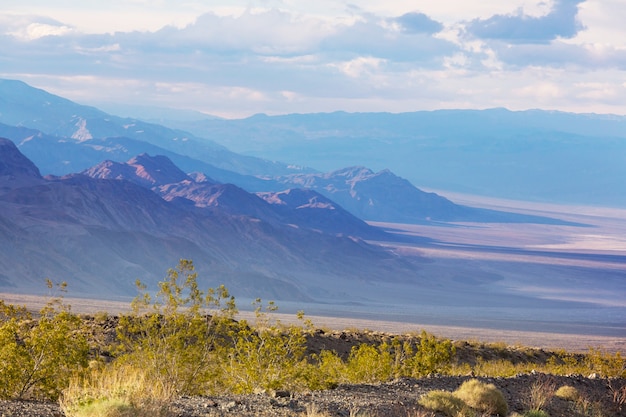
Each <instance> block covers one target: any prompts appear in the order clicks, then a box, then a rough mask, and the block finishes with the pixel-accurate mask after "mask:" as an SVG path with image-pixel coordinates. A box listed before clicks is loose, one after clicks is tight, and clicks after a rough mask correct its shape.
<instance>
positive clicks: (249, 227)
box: [0, 80, 624, 310]
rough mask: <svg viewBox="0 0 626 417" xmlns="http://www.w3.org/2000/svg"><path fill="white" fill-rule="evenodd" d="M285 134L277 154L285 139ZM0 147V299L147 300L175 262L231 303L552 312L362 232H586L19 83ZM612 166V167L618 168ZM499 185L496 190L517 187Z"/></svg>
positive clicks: (380, 235) (475, 274)
mask: <svg viewBox="0 0 626 417" xmlns="http://www.w3.org/2000/svg"><path fill="white" fill-rule="evenodd" d="M344 116H346V115H345V114H340V115H335V116H333V117H331V118H330V119H329V120H327V121H326V122H324V121H323V119H324V116H323V115H318V116H315V117H317V118H319V120H320V121H321V123H322V124H324V123H326V125H325V126H326V128H325V129H327V131H328V132H331V131H335V130H336V128H337V124H336V122H337V121H336V120H335V121H333V120H332V119H333V118H334V117H337V118H339V119H342V118H343V117H344ZM294 117H295V118H296V119H297V118H298V117H296V116H294ZM346 117H348V118H350V117H352V116H346ZM372 117H374V119H376V117H377V116H372ZM255 119H256V120H258V121H260V122H262V123H261V124H260V125H259V129H261V130H260V131H259V132H258V137H259V138H262V137H265V136H264V135H269V133H267V131H265V130H263V129H265V127H264V126H265V125H264V124H263V123H266V122H267V121H268V120H272V119H271V118H267V117H264V116H258V117H256V118H252V119H249V120H247V121H245V122H243V121H241V122H234V121H224V120H214V122H216V123H222V122H224V123H226V124H224V125H223V126H225V127H224V129H226V127H227V124H228V123H231V122H233V123H235V124H237V123H244V124H245V123H248V122H250V121H253V120H255ZM288 119H289V118H288ZM366 120H367V118H363V121H364V124H363V125H362V126H357V127H358V129H360V130H359V131H360V132H361V133H362V134H365V133H363V132H365V131H369V132H370V133H371V134H372V135H379V136H380V137H381V138H387V139H384V140H388V139H389V137H386V136H385V133H384V129H383V128H382V127H381V128H380V129H377V128H375V127H374V126H373V125H372V124H371V123H374V121H375V120H374V121H371V122H368V123H370V124H368V123H366V122H365V121H366ZM231 126H232V125H231ZM281 126H282V125H281ZM281 126H278V127H277V128H276V133H277V136H276V140H278V142H280V141H282V140H283V139H285V138H284V137H282V136H281V135H282V133H280V132H281V131H282V129H283V128H284V126H282V127H281ZM247 128H248V127H247ZM390 129H391V128H390ZM391 130H393V129H391ZM346 132H348V130H347V127H346ZM318 133H319V132H318ZM345 134H346V135H348V134H349V133H345ZM0 137H6V138H7V139H0V246H1V247H2V248H3V250H2V251H0V292H2V291H8V292H22V293H37V292H45V290H46V289H45V286H44V285H43V279H44V278H46V277H49V278H51V279H53V280H55V281H61V280H66V281H67V282H68V284H69V286H70V288H71V291H72V294H73V295H83V296H90V297H97V298H112V297H114V296H129V295H130V296H132V295H134V294H135V289H134V282H135V279H137V278H139V279H141V280H142V281H144V282H145V283H147V284H148V285H149V286H150V288H155V284H156V282H157V281H159V280H161V279H162V278H163V277H164V274H165V271H166V270H167V269H168V268H170V267H172V266H175V265H176V264H177V262H178V259H179V258H189V259H193V260H194V263H195V264H196V266H197V269H198V273H199V276H200V279H201V282H200V284H201V285H202V286H203V287H207V286H216V285H219V284H222V283H225V284H226V285H227V287H228V288H229V289H230V290H231V291H232V292H233V293H234V294H236V295H237V297H249V298H256V297H263V298H265V299H268V298H269V299H276V300H288V301H291V302H294V303H296V304H297V303H306V302H314V303H317V304H318V305H326V303H327V304H328V305H331V306H349V305H361V306H366V307H365V308H368V307H367V306H370V305H374V304H376V305H378V307H379V308H380V306H382V308H383V309H384V310H386V309H387V308H388V307H389V306H395V305H398V306H410V307H411V308H414V307H413V306H414V305H415V304H416V302H419V303H423V304H425V305H435V306H441V305H445V306H455V307H456V306H461V307H462V306H477V305H478V306H482V305H483V304H486V303H488V304H489V305H490V306H507V307H508V306H510V305H511V304H512V303H513V304H515V305H518V306H524V308H532V307H533V306H542V305H547V304H550V303H555V302H554V301H553V300H551V301H549V302H548V301H544V300H541V299H540V298H537V297H530V296H524V295H520V294H517V293H514V291H513V290H511V289H510V288H509V287H507V286H506V285H502V286H497V285H494V283H497V282H498V281H500V280H502V274H501V273H500V272H498V271H499V270H498V269H497V268H498V267H497V266H496V265H495V263H492V264H490V265H488V266H486V265H485V264H483V263H482V261H479V262H478V263H468V262H466V261H465V260H463V259H448V258H445V257H444V258H441V259H434V258H428V257H426V256H424V255H423V254H422V253H421V252H420V250H421V249H420V248H427V249H430V248H431V247H435V249H436V250H439V249H440V248H441V247H445V245H446V242H443V243H442V242H437V241H433V240H430V239H428V238H426V237H419V236H418V237H413V236H400V235H397V234H395V235H394V234H388V233H386V232H385V231H383V230H381V229H379V228H376V227H373V226H371V225H370V224H368V223H366V222H365V221H364V220H367V221H380V222H405V223H414V224H418V225H419V224H428V225H443V223H446V222H532V223H542V224H543V223H547V224H558V225H572V226H580V225H575V224H572V223H567V222H564V221H561V220H559V219H550V218H545V217H538V216H527V215H521V214H516V213H505V212H497V211H491V210H483V209H478V208H472V207H466V206H461V205H458V204H455V203H453V202H452V201H450V200H448V199H446V198H445V197H443V196H441V195H438V194H435V193H428V192H424V191H422V190H420V189H418V188H416V187H415V186H414V185H413V184H412V183H411V182H409V181H408V180H407V179H404V178H402V177H400V176H398V175H396V174H394V173H393V172H392V171H391V170H388V169H382V168H381V169H379V168H378V166H377V165H378V164H375V165H374V166H375V167H376V169H379V170H378V171H374V170H372V169H370V168H367V167H366V166H364V165H363V164H362V163H354V164H346V165H343V167H342V168H340V169H334V170H329V172H325V173H322V172H318V171H316V170H314V169H311V168H304V167H303V166H304V164H303V165H291V164H289V163H286V162H273V161H271V160H268V159H262V158H258V157H256V156H249V155H240V154H237V153H235V152H232V151H230V150H229V149H227V148H225V147H224V146H223V145H219V144H217V143H215V142H212V141H211V140H207V139H204V138H203V137H202V136H200V135H194V134H191V133H187V132H185V131H184V130H181V129H178V128H169V127H164V126H160V125H157V124H152V123H146V122H142V121H139V120H135V119H126V118H121V117H116V116H111V115H108V114H106V113H103V112H101V111H99V110H97V109H95V108H92V107H85V106H81V105H78V104H76V103H73V102H71V101H68V100H65V99H63V98H60V97H57V96H54V95H51V94H48V93H46V92H44V91H42V90H38V89H34V88H32V87H29V86H28V85H26V84H24V83H21V82H17V81H6V80H3V81H0ZM281 138H282V139H281ZM298 138H299V136H297V135H296V136H294V140H296V139H298ZM324 140H325V139H324ZM324 140H322V142H324ZM381 140H383V139H381ZM384 140H383V141H384ZM389 140H390V139H389ZM314 142H316V139H314V138H313V139H311V143H314ZM322 142H320V143H322ZM337 142H338V143H337V144H333V146H330V147H329V148H328V149H329V151H330V152H331V153H330V154H329V160H332V158H333V155H340V154H341V152H339V153H335V154H333V153H332V152H335V151H336V150H337V147H339V148H341V146H344V145H349V146H346V147H345V149H344V151H345V152H346V153H347V152H348V151H350V150H352V151H353V152H354V153H355V155H359V154H360V153H359V152H362V151H364V150H365V149H367V148H368V146H369V145H367V141H365V142H360V141H359V140H357V142H359V143H358V146H356V145H355V144H354V143H351V141H347V142H346V141H344V140H343V139H341V140H338V141H337ZM539 142H541V141H539ZM493 143H495V142H492V144H493ZM520 143H521V142H520ZM616 143H617V142H616ZM457 145H458V143H457V142H454V141H452V142H451V145H450V147H449V150H450V151H451V152H452V154H454V155H456V154H455V152H457V151H458V152H461V151H462V152H470V153H471V152H474V150H473V149H474V148H473V146H474V145H472V144H471V143H468V144H467V146H468V147H469V148H468V149H469V150H468V149H465V148H463V147H461V148H458V147H457ZM617 145H619V144H616V146H617ZM269 146H273V145H269ZM529 146H532V144H531V145H529ZM585 146H586V145H585ZM620 146H621V145H620ZM279 148H280V147H279ZM305 148H306V147H305ZM374 148H375V147H374ZM374 148H372V149H374ZM496 148H497V147H496ZM539 148H540V149H542V148H541V146H539ZM616 149H618V148H616ZM357 151H359V152H357ZM342 152H343V151H342ZM442 152H443V150H442ZM476 152H478V153H480V152H481V151H476ZM506 152H511V155H513V154H514V152H512V151H511V150H510V149H509V148H507V151H506ZM506 152H504V153H506ZM602 152H604V151H602ZM313 155H314V154H312V156H313ZM623 155H624V154H619V155H614V157H615V158H619V157H623ZM379 156H380V157H381V158H382V157H384V156H385V155H384V153H381V155H379ZM457 156H458V155H457ZM408 157H409V156H407V158H408ZM490 158H492V156H487V157H486V160H485V161H484V163H485V165H489V164H490V163H491V162H493V161H492V159H490ZM354 159H355V160H356V159H357V157H356V156H355V158H354ZM284 161H289V162H291V160H289V159H284ZM468 161H471V158H469V159H468ZM503 161H504V160H503ZM506 161H508V162H506V163H505V165H506V164H508V163H509V162H510V160H506ZM411 163H412V164H413V165H422V164H423V162H417V161H413V162H411ZM451 163H452V162H451ZM456 163H458V161H456ZM468 163H469V162H468ZM503 163H504V162H503ZM520 163H521V164H522V165H523V164H524V163H525V162H523V159H520ZM562 163H563V161H560V160H558V161H554V162H553V165H559V164H562ZM432 164H434V162H432ZM432 164H431V165H432ZM345 166H349V167H348V168H345ZM590 166H591V165H590ZM606 166H607V167H608V168H610V169H613V168H611V167H613V165H612V160H609V161H608V162H607V164H606ZM383 168H384V167H383ZM391 168H392V169H393V170H394V171H395V169H396V168H395V167H391ZM400 168H401V166H400ZM550 169H552V167H551V166H550ZM590 169H596V168H595V167H594V168H590ZM615 169H617V168H615ZM620 169H621V168H620ZM437 172H438V171H436V170H434V171H433V175H432V178H431V179H432V181H433V182H436V181H437ZM506 172H507V171H506V170H504V171H503V175H502V176H501V177H502V178H500V180H502V181H510V183H511V184H512V187H515V186H517V185H516V184H517V183H516V181H517V180H516V179H514V178H508V179H507V178H505V176H506ZM42 174H43V175H42ZM603 175H604V173H602V175H601V176H603ZM573 178H574V177H573ZM620 178H621V177H620ZM546 182H547V183H549V181H548V180H546ZM579 186H580V187H581V189H584V187H585V186H586V184H585V183H580V184H579ZM620 186H622V185H621V184H620V185H616V189H620V188H619V187H620ZM445 226H449V227H450V230H453V229H454V227H457V225H454V224H451V225H448V224H445ZM459 227H467V226H466V225H462V226H459ZM470 227H471V226H470ZM413 230H419V227H416V228H415V229H413ZM412 239H413V240H412ZM400 240H401V242H399V241H400ZM381 242H382V243H381ZM416 242H419V244H418V245H417V246H411V245H413V244H414V243H416ZM396 244H397V245H396ZM405 244H406V246H403V245H405ZM420 245H421V246H420ZM469 246H471V245H469ZM393 248H395V249H393ZM409 248H410V249H409ZM474 249H476V250H478V249H477V248H472V250H474ZM491 249H493V248H491ZM491 249H490V250H491ZM496 249H497V250H500V251H506V248H496ZM494 250H495V249H494ZM504 267H507V268H508V266H506V265H505V266H504ZM531 269H532V268H531ZM533 271H534V269H533ZM570 272H571V270H570V269H567V268H565V270H564V272H563V271H562V272H561V273H563V274H566V275H569V274H570ZM601 272H602V273H604V272H603V271H601ZM594 277H595V275H594ZM504 295H506V296H504ZM550 305H552V304H550ZM398 308H399V309H400V307H398ZM402 308H404V307H402Z"/></svg>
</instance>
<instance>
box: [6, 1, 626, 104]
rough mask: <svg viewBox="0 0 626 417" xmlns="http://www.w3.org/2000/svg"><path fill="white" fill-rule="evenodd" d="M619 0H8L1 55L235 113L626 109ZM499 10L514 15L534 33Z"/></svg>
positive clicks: (112, 95) (133, 94)
mask: <svg viewBox="0 0 626 417" xmlns="http://www.w3.org/2000/svg"><path fill="white" fill-rule="evenodd" d="M209 3H210V4H209ZM355 4H357V5H358V6H355ZM620 4H621V0H587V1H582V0H571V1H568V0H548V1H544V0H510V1H509V0H507V1H505V2H503V1H501V0H485V1H482V2H467V1H460V0H439V1H437V2H432V1H428V0H416V1H412V2H406V1H401V0H388V1H386V2H383V1H380V0H363V1H360V2H358V3H354V4H349V3H348V2H346V1H345V0H319V1H316V2H310V1H305V0H232V1H226V0H215V1H211V2H206V1H201V0H186V1H184V2H182V3H181V2H178V1H174V0H159V1H147V0H128V1H122V0H110V1H109V2H106V3H99V4H96V3H95V2H78V1H77V0H59V1H55V2H49V1H44V0H22V1H20V2H18V1H16V0H6V4H5V2H4V1H3V8H4V11H3V12H0V38H1V39H0V71H2V72H3V73H4V76H5V77H7V78H22V79H24V80H25V81H27V82H29V81H30V82H33V83H34V84H35V85H36V86H38V87H42V88H49V89H51V90H52V91H53V92H55V93H58V94H61V95H64V96H68V97H70V98H72V99H76V100H79V101H82V102H87V103H89V102H96V101H109V102H111V101H116V100H118V101H124V102H131V103H137V104H142V103H143V104H145V103H151V104H158V105H163V106H167V107H171V106H178V107H183V108H192V109H197V110H201V111H205V112H209V113H214V114H218V115H231V116H232V115H237V116H242V115H247V114H251V113H258V112H265V113H287V112H292V111H298V112H307V111H333V110H349V111H409V110H418V109H432V108H453V107H462V108H468V107H469V108H471V107H476V108H484V107H508V108H511V109H524V108H535V107H542V106H543V107H546V108H555V109H562V110H573V109H578V110H582V111H600V109H602V110H603V111H607V110H608V111H612V112H616V113H622V114H626V103H621V102H620V100H619V97H624V96H625V95H624V85H623V84H624V79H626V36H625V35H626V34H625V33H624V32H626V29H624V28H623V23H622V22H623V21H624V20H625V19H626V15H625V13H626V9H625V8H623V7H619V6H620ZM148 5H149V6H150V7H148ZM575 5H578V9H575V8H573V6H575ZM96 8H97V9H96ZM122 9H123V11H124V12H123V13H121V12H120V11H121V10H122ZM34 10H37V13H33V11H34ZM576 10H577V12H576ZM96 12H97V13H96ZM9 13H10V14H9ZM489 22H491V23H497V24H502V23H503V22H504V23H506V22H514V23H515V24H516V25H517V26H516V27H518V28H520V30H522V32H523V33H524V34H525V35H524V36H523V37H521V38H520V37H519V36H517V35H516V34H515V33H513V34H511V33H505V32H502V30H500V31H498V30H494V28H493V27H489V25H488V24H487V23H489ZM472 24H474V25H475V26H474V27H473V28H472ZM544 26H545V27H544ZM603 26H606V28H607V29H604V28H603ZM502 27H504V26H501V27H500V29H502ZM536 27H540V29H541V33H539V32H537V33H534V32H533V31H532V30H531V29H532V28H536ZM476 28H480V29H481V30H483V32H480V31H478V30H475V29H476ZM485 28H486V29H485ZM468 29H469V30H470V32H468ZM472 29H474V32H471V30H472ZM469 33H474V34H477V35H480V34H481V33H482V37H481V38H479V37H476V36H474V37H470V36H468V34H469ZM529 34H532V36H530V38H529ZM503 35H506V36H503ZM622 101H623V100H622Z"/></svg>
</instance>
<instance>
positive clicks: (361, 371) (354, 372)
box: [345, 343, 393, 383]
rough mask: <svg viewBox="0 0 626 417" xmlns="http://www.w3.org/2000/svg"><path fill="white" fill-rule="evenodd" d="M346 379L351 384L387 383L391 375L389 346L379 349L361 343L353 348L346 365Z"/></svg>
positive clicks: (391, 363)
mask: <svg viewBox="0 0 626 417" xmlns="http://www.w3.org/2000/svg"><path fill="white" fill-rule="evenodd" d="M345 371H346V378H347V380H348V381H349V382H352V383H372V382H381V381H387V380H389V379H390V378H391V376H392V374H393V361H392V357H391V353H390V351H389V346H388V345H386V344H382V345H381V346H379V347H376V346H372V345H370V344H366V343H363V344H361V345H359V346H354V347H353V348H352V351H351V352H350V356H349V357H348V361H347V364H346V370H345Z"/></svg>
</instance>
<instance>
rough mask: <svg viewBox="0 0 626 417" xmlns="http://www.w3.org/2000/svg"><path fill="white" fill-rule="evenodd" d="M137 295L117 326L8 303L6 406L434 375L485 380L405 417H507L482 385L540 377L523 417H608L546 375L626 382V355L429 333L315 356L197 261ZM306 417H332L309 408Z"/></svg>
mask: <svg viewBox="0 0 626 417" xmlns="http://www.w3.org/2000/svg"><path fill="white" fill-rule="evenodd" d="M48 286H49V288H50V289H51V291H52V290H55V291H59V292H61V293H62V292H63V291H64V290H65V285H64V284H60V285H57V286H54V285H52V283H51V282H48ZM138 288H139V296H138V297H137V298H136V300H135V301H134V302H133V304H132V312H131V313H130V314H125V315H120V316H115V317H110V316H108V315H107V314H104V313H100V314H98V315H97V316H95V317H90V318H85V317H81V316H78V315H76V314H74V313H72V312H71V308H70V306H69V305H66V304H64V302H63V299H62V297H59V296H55V297H52V296H51V298H50V302H49V303H48V305H47V306H46V307H45V308H44V309H42V310H41V311H40V312H38V313H37V314H35V315H31V313H30V312H29V311H28V310H27V309H26V308H24V307H19V306H13V305H9V304H6V303H4V302H2V301H0V397H1V398H3V399H47V400H56V399H59V403H60V404H61V406H62V409H63V411H64V413H65V414H66V415H67V416H68V417H83V416H88V415H89V416H96V417H124V416H131V415H132V416H144V415H145V416H148V415H150V416H155V417H159V416H167V415H169V412H170V411H169V409H168V405H169V404H170V403H171V401H172V400H173V399H174V398H178V397H179V396H181V395H186V396H194V395H207V394H225V393H228V394H236V393H252V392H256V393H259V392H266V393H276V392H279V391H281V390H282V391H283V392H287V393H289V392H291V393H293V392H302V391H309V390H322V389H329V388H330V389H332V388H335V387H338V386H339V385H341V384H377V383H381V382H387V381H392V380H396V379H398V378H400V379H401V378H407V377H408V378H416V377H423V376H426V375H433V374H440V375H463V376H466V375H472V376H474V377H477V378H472V379H469V380H467V381H466V382H464V383H463V384H462V385H461V386H460V387H459V388H458V389H457V390H456V391H441V390H432V391H430V392H429V393H427V394H426V395H424V396H422V397H421V398H420V400H419V404H420V405H421V408H419V409H417V410H415V409H406V408H404V409H402V410H401V411H399V413H400V414H398V415H403V416H404V415H406V416H409V415H411V416H431V415H434V413H435V412H438V413H443V414H445V415H448V416H454V417H458V416H461V417H463V416H483V415H492V416H493V415H499V416H505V415H507V412H508V405H507V402H506V401H505V397H504V396H503V394H502V392H501V391H499V390H498V389H497V388H496V386H494V385H493V384H489V383H486V382H483V381H481V380H480V379H478V377H511V376H515V375H520V374H525V375H528V374H530V373H531V371H532V373H533V374H539V376H538V377H537V378H535V379H534V382H533V383H532V384H529V385H528V391H527V392H526V393H520V394H521V395H523V397H522V398H520V400H521V401H522V403H523V404H524V407H525V408H526V410H528V411H526V413H525V414H524V416H547V415H548V414H547V411H546V410H548V409H550V408H549V407H547V406H548V405H549V404H550V403H551V400H550V399H551V398H552V397H553V396H556V397H558V398H559V399H563V400H566V401H568V402H569V403H570V405H569V407H570V408H571V410H572V412H573V413H577V414H580V415H582V416H593V417H599V416H600V415H602V414H601V412H602V408H601V406H600V405H599V400H598V398H597V397H588V396H585V395H584V393H582V392H580V391H578V390H577V389H576V388H574V387H572V386H567V385H563V386H561V387H560V388H559V389H558V390H556V386H557V385H556V383H555V381H554V380H553V378H551V377H550V376H549V375H548V374H553V375H563V374H569V373H576V374H581V375H589V374H590V373H595V374H597V375H598V377H599V378H608V377H612V378H620V377H622V378H623V377H624V369H625V363H624V359H623V358H622V357H621V355H620V354H619V353H615V354H612V353H607V352H604V351H601V350H599V349H591V350H590V351H589V353H587V354H571V353H568V352H564V351H559V352H545V351H539V350H533V349H529V348H523V347H519V346H517V347H507V346H506V345H503V344H488V345H484V344H478V343H474V342H472V343H468V342H455V343H452V342H451V341H449V340H446V339H440V338H437V337H435V336H434V335H431V334H428V333H426V332H421V333H415V334H406V335H395V336H392V335H383V334H380V333H376V332H371V331H370V332H366V331H362V332H358V331H352V332H350V331H345V332H344V333H342V337H343V336H344V335H346V337H348V338H349V337H350V336H349V335H350V334H354V335H357V334H359V335H360V336H359V338H355V339H354V340H353V341H352V342H351V343H352V344H351V350H349V351H348V350H345V351H343V353H339V352H337V351H335V350H332V349H326V348H323V349H321V350H320V351H318V352H317V353H315V354H313V353H311V352H309V351H307V348H308V346H307V340H309V339H311V338H313V337H314V335H317V334H324V331H322V330H318V331H315V330H314V327H313V325H312V323H310V321H308V320H305V319H304V317H303V315H302V314H299V318H300V319H301V323H302V324H301V325H289V326H287V325H283V324H282V323H280V322H278V321H274V320H272V313H273V312H274V311H275V310H276V306H275V305H274V303H272V302H269V303H267V304H266V305H265V306H264V305H263V303H262V302H261V300H257V301H256V302H255V306H256V320H254V322H253V323H249V322H247V321H245V320H241V321H235V320H234V318H235V314H236V312H237V308H236V305H235V300H234V298H233V297H232V296H231V295H230V294H229V293H228V290H227V289H226V288H225V287H223V286H222V287H218V288H214V289H208V290H206V291H204V290H201V289H200V288H199V287H198V279H197V275H196V273H195V270H194V266H193V263H192V262H191V261H188V260H181V261H180V263H179V265H178V266H177V267H176V268H175V269H170V270H169V271H168V272H167V275H166V279H165V280H164V281H162V282H161V283H159V288H158V292H157V293H156V294H155V295H154V298H152V296H151V295H150V292H148V289H147V288H146V287H145V286H143V285H142V284H141V283H138ZM87 323H89V327H88V324H87ZM104 323H108V324H107V325H106V326H108V327H110V328H111V323H114V325H113V327H114V328H115V333H114V334H113V333H110V334H109V335H108V336H105V335H104V334H103V333H102V332H103V331H102V329H101V330H98V329H99V328H100V327H99V326H104ZM317 332H319V333H317ZM329 340H330V339H329ZM468 352H469V353H468ZM461 357H464V358H465V359H464V360H461V359H460V358H461ZM542 373H545V374H546V375H543V374H542ZM465 378H466V377H465ZM465 378H464V379H465ZM607 381H609V382H608V387H607V389H606V393H605V399H609V398H610V400H612V402H611V401H610V400H609V402H608V403H609V404H610V406H611V407H612V408H614V409H615V410H616V411H615V412H616V413H620V412H622V411H623V409H624V407H625V404H626V384H625V383H624V382H623V381H622V380H617V379H616V380H610V379H609V380H607ZM416 400H417V399H416ZM518 411H520V410H519V409H518ZM306 415H309V416H316V415H317V416H324V415H326V413H324V412H320V411H319V409H318V408H310V409H307V410H306ZM355 415H359V416H363V415H372V416H375V415H377V414H376V413H374V414H369V412H359V413H356V414H355ZM608 415H618V414H608Z"/></svg>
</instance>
